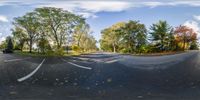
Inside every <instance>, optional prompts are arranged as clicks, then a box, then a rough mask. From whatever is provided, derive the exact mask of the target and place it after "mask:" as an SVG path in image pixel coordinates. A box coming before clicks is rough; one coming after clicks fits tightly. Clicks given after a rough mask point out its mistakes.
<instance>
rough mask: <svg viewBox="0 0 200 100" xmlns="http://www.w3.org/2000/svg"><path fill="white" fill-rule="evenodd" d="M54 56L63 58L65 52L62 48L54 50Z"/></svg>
mask: <svg viewBox="0 0 200 100" xmlns="http://www.w3.org/2000/svg"><path fill="white" fill-rule="evenodd" d="M54 54H55V55H56V56H64V55H65V51H64V49H63V48H60V49H56V50H55V51H54Z"/></svg>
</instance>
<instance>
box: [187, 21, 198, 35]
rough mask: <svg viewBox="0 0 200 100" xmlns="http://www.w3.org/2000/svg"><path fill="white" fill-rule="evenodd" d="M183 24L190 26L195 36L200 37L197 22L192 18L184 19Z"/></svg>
mask: <svg viewBox="0 0 200 100" xmlns="http://www.w3.org/2000/svg"><path fill="white" fill-rule="evenodd" d="M183 25H185V26H187V27H189V28H192V29H193V30H194V31H195V32H196V33H197V38H200V28H199V23H198V22H196V21H193V20H189V21H186V22H185V23H184V24H183Z"/></svg>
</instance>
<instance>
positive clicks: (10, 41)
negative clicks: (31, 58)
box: [6, 36, 13, 51]
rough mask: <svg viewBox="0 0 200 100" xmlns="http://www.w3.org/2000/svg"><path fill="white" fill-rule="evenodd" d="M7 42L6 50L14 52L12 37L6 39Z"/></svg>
mask: <svg viewBox="0 0 200 100" xmlns="http://www.w3.org/2000/svg"><path fill="white" fill-rule="evenodd" d="M6 41H7V47H6V49H8V50H11V51H12V50H13V42H12V37H10V36H8V37H7V38H6Z"/></svg>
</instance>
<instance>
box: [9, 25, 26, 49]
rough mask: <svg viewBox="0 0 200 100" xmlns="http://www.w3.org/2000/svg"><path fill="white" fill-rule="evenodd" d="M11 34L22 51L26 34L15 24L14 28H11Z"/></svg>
mask: <svg viewBox="0 0 200 100" xmlns="http://www.w3.org/2000/svg"><path fill="white" fill-rule="evenodd" d="M12 35H13V39H14V41H15V42H16V44H17V45H18V47H19V48H20V50H21V51H22V50H23V47H24V44H25V42H26V41H27V34H26V33H25V32H24V30H23V29H22V28H20V27H17V26H16V27H15V28H14V29H12Z"/></svg>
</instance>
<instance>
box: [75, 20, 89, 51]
mask: <svg viewBox="0 0 200 100" xmlns="http://www.w3.org/2000/svg"><path fill="white" fill-rule="evenodd" d="M89 33H90V27H89V25H88V24H86V23H85V22H81V23H80V24H79V25H77V26H76V27H75V29H74V33H73V40H74V42H75V43H74V45H77V46H78V47H79V46H80V43H81V42H80V41H81V39H82V38H83V36H84V35H85V34H89Z"/></svg>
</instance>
